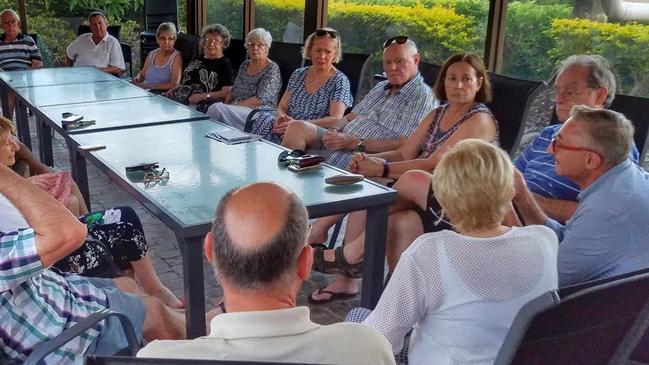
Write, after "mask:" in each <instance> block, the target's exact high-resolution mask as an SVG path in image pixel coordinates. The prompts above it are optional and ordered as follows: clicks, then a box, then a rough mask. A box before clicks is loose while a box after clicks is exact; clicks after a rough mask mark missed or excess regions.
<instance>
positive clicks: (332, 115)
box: [307, 101, 347, 128]
mask: <svg viewBox="0 0 649 365" xmlns="http://www.w3.org/2000/svg"><path fill="white" fill-rule="evenodd" d="M345 110H347V105H345V103H343V102H341V101H332V102H331V103H330V104H329V115H328V116H326V117H324V118H320V119H312V120H308V121H307V122H309V123H312V124H315V125H317V126H320V127H322V128H330V127H332V126H333V125H334V124H336V123H338V121H339V120H340V118H342V117H343V115H345Z"/></svg>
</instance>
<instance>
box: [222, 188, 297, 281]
mask: <svg viewBox="0 0 649 365" xmlns="http://www.w3.org/2000/svg"><path fill="white" fill-rule="evenodd" d="M235 191H236V189H235V190H231V191H230V192H228V193H227V194H226V195H225V196H224V197H223V198H222V199H221V201H220V202H219V205H218V207H217V208H216V213H215V215H214V222H213V223H212V235H213V237H214V244H213V249H214V271H215V272H216V276H217V278H218V279H219V280H220V279H226V280H227V281H228V283H230V284H231V285H233V286H235V287H237V288H239V289H253V290H258V289H263V288H272V287H276V286H278V285H280V286H281V285H286V283H287V280H290V277H289V275H288V274H289V273H290V272H291V271H292V270H294V269H295V268H296V267H297V261H298V257H299V255H300V252H302V249H303V247H304V245H305V242H306V235H307V231H308V214H307V211H306V208H305V207H304V205H303V204H302V202H301V201H300V199H299V198H298V197H297V196H296V195H295V194H294V193H290V194H289V195H288V198H289V201H288V204H287V207H286V210H285V212H284V216H285V222H284V226H283V227H282V228H281V230H280V231H279V233H278V234H276V235H275V236H274V237H270V238H268V240H267V241H266V242H264V243H263V244H262V245H260V247H259V248H257V249H254V250H245V249H241V248H240V247H238V245H237V244H236V243H234V242H233V240H232V237H230V235H229V234H228V232H227V227H226V226H225V219H224V218H225V214H226V212H227V209H228V203H229V201H230V199H231V198H232V195H233V193H234V192H235ZM242 223H243V222H242ZM244 224H245V223H244Z"/></svg>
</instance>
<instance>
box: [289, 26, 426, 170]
mask: <svg viewBox="0 0 649 365" xmlns="http://www.w3.org/2000/svg"><path fill="white" fill-rule="evenodd" d="M418 65H419V53H418V51H417V46H416V45H415V43H414V42H413V41H412V40H411V39H408V37H405V36H400V37H394V38H390V39H389V40H388V41H386V43H385V45H384V49H383V70H384V71H385V73H386V76H387V80H386V81H382V82H380V83H378V84H377V85H376V86H375V87H374V88H372V90H370V91H369V93H368V94H367V95H366V96H365V97H364V98H363V100H361V102H360V103H358V105H356V107H354V109H353V110H352V112H351V113H349V114H347V115H346V116H344V117H343V118H342V119H341V120H340V121H339V122H338V123H337V124H336V125H335V126H334V128H330V129H329V130H325V129H324V128H321V127H318V126H315V125H313V124H311V123H306V122H300V121H296V122H293V123H291V124H290V125H289V127H288V129H287V130H286V134H285V135H284V140H283V143H282V145H283V146H284V147H288V148H290V149H299V150H305V149H307V148H309V149H318V150H324V149H326V150H327V152H325V154H329V153H330V154H331V155H330V156H329V157H328V159H327V163H329V164H332V165H334V166H337V167H340V168H343V169H345V168H347V165H348V164H349V162H350V161H351V158H352V154H353V153H354V152H355V151H362V152H372V153H376V152H385V151H392V150H396V149H397V148H398V147H399V146H400V145H401V143H403V141H404V140H406V139H407V138H408V137H409V136H410V135H411V134H412V133H413V132H414V131H415V129H416V128H417V126H418V125H419V122H421V120H422V119H423V118H424V117H425V116H426V115H427V114H428V113H430V111H431V110H433V108H435V107H436V106H437V105H438V103H437V101H436V100H435V97H434V96H433V93H432V91H431V89H430V87H428V86H427V85H426V84H425V83H424V79H423V78H422V76H421V75H420V74H419V72H418V70H417V68H418Z"/></svg>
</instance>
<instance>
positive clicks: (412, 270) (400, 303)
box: [364, 139, 558, 365]
mask: <svg viewBox="0 0 649 365" xmlns="http://www.w3.org/2000/svg"><path fill="white" fill-rule="evenodd" d="M433 191H434V192H435V195H436V197H437V199H438V201H439V203H440V205H441V206H442V209H443V211H442V212H441V214H440V216H441V217H442V218H444V219H448V220H449V223H450V224H451V225H452V226H453V227H454V228H455V231H441V232H435V233H429V234H424V235H422V236H420V237H419V238H417V239H416V240H415V242H414V243H413V244H412V245H411V246H410V247H409V248H408V249H407V250H406V251H405V252H404V253H403V254H402V255H401V259H400V260H399V263H398V264H397V267H396V269H395V271H394V274H393V275H392V278H391V280H390V282H389V283H388V286H387V287H386V289H385V291H384V292H383V295H382V296H381V299H380V300H379V303H378V305H377V307H376V309H375V310H374V311H373V312H372V313H371V314H370V315H369V317H368V318H367V319H366V320H365V322H364V323H365V324H367V325H370V326H372V327H374V328H376V329H377V330H378V331H379V332H381V333H382V334H383V335H384V336H385V337H386V338H387V339H388V341H390V343H391V344H392V347H393V350H394V351H395V353H398V352H399V351H400V350H401V348H402V347H403V338H404V335H405V334H406V333H407V332H408V331H410V329H411V328H412V327H413V326H414V332H413V334H412V336H411V339H410V348H409V352H408V361H409V363H410V364H414V365H417V364H442V365H443V364H464V363H471V364H492V363H493V361H494V359H495V357H496V354H497V353H498V350H499V349H500V346H501V345H502V342H503V340H504V338H505V335H506V334H507V331H508V330H509V326H510V325H511V322H512V320H513V319H514V316H515V315H516V313H517V312H518V310H519V309H520V307H521V306H523V304H525V303H527V302H528V301H529V300H531V299H533V298H535V297H537V296H538V295H540V294H542V293H544V292H546V291H548V290H552V289H555V288H556V287H557V248H558V243H557V237H556V235H555V234H554V232H552V231H551V230H550V229H548V228H546V227H544V226H527V227H507V226H504V225H503V224H502V222H503V218H504V216H505V213H506V212H507V211H508V210H509V209H510V202H511V200H512V197H513V196H514V192H515V190H514V169H513V167H512V164H511V162H510V160H509V157H508V156H507V154H506V153H505V152H504V151H502V150H501V149H499V148H498V147H495V146H493V145H492V144H490V143H487V142H484V141H482V140H477V139H469V140H464V141H462V142H459V143H458V144H457V145H456V146H455V147H454V148H452V149H451V150H450V151H449V152H448V154H447V155H446V156H445V157H443V158H442V160H441V161H440V162H439V164H438V165H437V168H436V169H435V172H434V175H433Z"/></svg>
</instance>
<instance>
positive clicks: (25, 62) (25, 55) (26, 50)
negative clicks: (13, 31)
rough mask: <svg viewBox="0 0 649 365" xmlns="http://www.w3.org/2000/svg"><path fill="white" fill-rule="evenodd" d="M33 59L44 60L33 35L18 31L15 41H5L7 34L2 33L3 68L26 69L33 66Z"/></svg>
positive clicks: (0, 39) (0, 55)
mask: <svg viewBox="0 0 649 365" xmlns="http://www.w3.org/2000/svg"><path fill="white" fill-rule="evenodd" d="M32 60H38V61H42V58H41V54H40V53H39V52H38V48H37V47H36V42H34V40H33V39H32V37H30V36H28V35H24V34H22V33H18V36H17V37H16V39H14V40H13V42H5V35H4V34H1V35H0V68H1V69H2V70H4V71H15V70H26V69H28V68H30V67H31V66H32Z"/></svg>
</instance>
